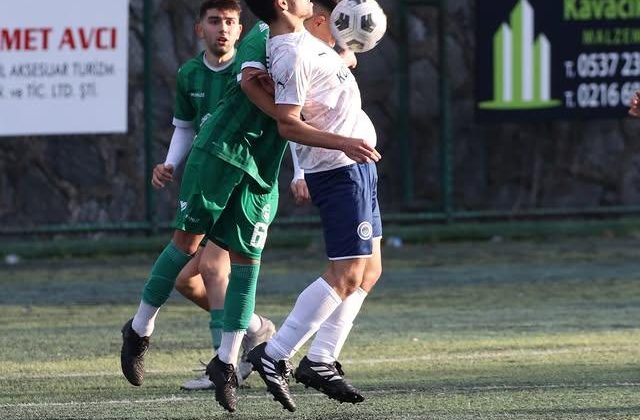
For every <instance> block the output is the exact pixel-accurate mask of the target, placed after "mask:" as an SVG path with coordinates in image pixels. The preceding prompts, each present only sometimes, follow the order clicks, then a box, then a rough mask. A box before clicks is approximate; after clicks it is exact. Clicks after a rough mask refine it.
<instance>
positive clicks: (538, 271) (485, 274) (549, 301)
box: [0, 238, 640, 420]
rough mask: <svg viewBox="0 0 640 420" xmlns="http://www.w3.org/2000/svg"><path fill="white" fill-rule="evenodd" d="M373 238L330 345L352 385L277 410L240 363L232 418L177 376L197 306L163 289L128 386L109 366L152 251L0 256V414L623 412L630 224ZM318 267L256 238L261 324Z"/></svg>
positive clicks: (195, 355)
mask: <svg viewBox="0 0 640 420" xmlns="http://www.w3.org/2000/svg"><path fill="white" fill-rule="evenodd" d="M383 253H384V264H385V272H384V274H383V277H382V279H381V280H380V283H379V285H378V286H377V288H376V290H375V291H374V293H373V294H372V295H371V296H370V297H369V298H368V299H367V301H366V302H365V305H364V308H363V311H362V313H361V314H360V316H359V318H358V320H357V325H356V326H355V327H354V329H353V332H352V334H351V337H350V339H349V341H348V342H347V345H346V346H345V349H344V351H343V354H342V357H341V359H342V362H343V365H344V367H345V369H346V371H347V375H348V377H349V378H350V379H351V380H352V381H353V382H354V383H355V384H356V385H357V386H358V387H360V388H361V389H362V390H363V391H364V394H365V396H366V398H367V399H366V401H365V402H364V403H362V404H359V405H355V406H354V405H339V404H337V403H335V402H333V401H330V400H328V399H326V398H325V397H324V396H323V395H321V394H319V393H317V392H315V391H313V392H312V391H310V390H305V389H304V388H302V387H301V386H299V385H297V384H293V385H292V391H293V392H294V394H295V399H296V401H297V403H298V411H297V412H296V413H293V414H291V413H288V412H286V411H283V410H282V409H281V408H280V406H279V404H278V403H276V402H274V401H272V400H271V399H270V398H269V397H268V395H267V394H266V391H265V388H264V386H263V384H262V383H261V381H260V379H259V378H258V377H257V376H255V377H253V376H252V377H251V378H250V379H249V381H248V385H249V387H247V388H243V389H242V390H241V391H240V396H241V401H240V403H239V411H238V412H237V413H236V414H235V415H233V416H231V415H228V414H226V413H225V412H223V410H222V409H221V408H220V407H219V406H218V405H217V404H216V403H215V402H214V400H213V395H212V393H211V392H184V391H180V389H179V386H180V384H181V383H182V382H184V381H185V380H187V379H190V378H192V377H193V374H194V372H192V371H191V369H192V368H195V367H197V361H198V359H202V360H204V361H208V359H209V357H210V350H209V337H208V330H207V317H206V314H205V313H204V312H203V311H201V310H198V309H197V308H196V307H195V306H194V305H192V304H190V303H188V302H187V301H185V300H184V299H182V298H181V297H178V296H174V297H172V299H171V300H170V302H169V303H168V304H167V305H166V306H165V307H164V308H163V309H162V311H161V313H160V315H159V319H158V322H157V328H156V333H155V334H154V336H153V339H152V348H151V351H150V353H149V355H148V357H147V369H148V373H147V376H146V380H145V384H144V386H142V387H140V388H135V387H132V386H130V385H129V384H128V383H127V382H126V381H125V380H124V379H123V378H122V377H121V374H120V370H119V359H118V357H119V348H120V343H121V340H120V332H119V329H120V327H121V325H122V324H123V323H124V322H125V321H126V320H127V319H128V318H129V317H130V316H131V315H132V314H133V313H134V311H135V309H136V307H137V302H138V299H139V296H140V295H139V293H140V290H141V288H142V285H143V283H144V280H145V277H146V275H147V271H148V269H149V267H150V265H151V263H152V261H153V259H154V256H134V257H127V258H120V257H119V258H108V257H104V258H99V259H98V258H97V259H91V260H89V259H77V260H73V259H68V260H49V261H29V260H27V261H24V262H22V263H21V264H19V265H17V266H12V267H3V268H0V285H1V286H2V293H0V320H1V321H2V322H0V419H3V420H6V419H180V420H182V419H217V418H234V419H286V418H291V419H603V418H608V419H632V418H638V419H640V349H639V346H638V344H639V341H640V340H639V339H640V330H639V329H638V325H639V324H638V323H639V320H640V241H639V240H636V239H612V238H593V239H580V240H566V241H555V242H553V243H546V242H535V243H533V242H498V243H492V242H489V243H469V244H439V245H431V246H422V247H404V248H399V249H385V250H384V251H383ZM323 265H324V264H323V260H322V252H321V250H318V249H309V250H306V251H298V250H295V251H291V252H285V251H277V252H276V251H269V252H267V253H266V255H265V261H264V263H263V266H262V271H261V280H260V285H259V291H258V307H257V311H258V312H259V313H261V314H265V315H267V316H269V317H270V318H272V319H273V320H274V321H275V322H276V324H279V323H280V322H281V321H282V320H283V318H284V316H285V315H286V313H287V312H288V311H289V309H290V308H291V306H292V305H293V303H294V299H295V297H296V295H297V293H298V292H299V291H300V290H302V288H303V287H304V286H305V285H306V284H308V283H310V282H311V281H313V280H315V278H316V277H317V275H318V274H319V273H320V272H321V270H322V268H323ZM302 354H304V349H303V351H302V352H301V354H300V355H298V356H297V358H296V359H295V361H296V362H297V360H298V359H299V357H301V356H302Z"/></svg>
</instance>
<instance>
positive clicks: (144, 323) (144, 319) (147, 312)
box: [131, 301, 160, 337]
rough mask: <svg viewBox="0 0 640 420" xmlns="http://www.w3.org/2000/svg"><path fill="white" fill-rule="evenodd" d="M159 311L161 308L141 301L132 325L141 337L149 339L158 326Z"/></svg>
mask: <svg viewBox="0 0 640 420" xmlns="http://www.w3.org/2000/svg"><path fill="white" fill-rule="evenodd" d="M159 310H160V308H156V307H155V306H151V305H149V304H148V303H144V302H143V301H140V306H138V312H136V314H135V316H134V317H133V322H132V323H131V328H133V331H135V332H136V334H138V335H139V336H140V337H149V336H150V335H151V334H152V333H153V329H154V328H155V326H156V316H158V311H159Z"/></svg>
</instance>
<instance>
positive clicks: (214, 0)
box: [198, 0, 242, 19]
mask: <svg viewBox="0 0 640 420" xmlns="http://www.w3.org/2000/svg"><path fill="white" fill-rule="evenodd" d="M211 9H218V10H233V11H236V12H238V14H240V13H241V12H242V7H241V6H240V2H239V1H238V0H205V1H203V2H202V3H200V14H199V15H198V17H199V18H200V19H202V18H204V17H205V16H206V15H207V11H208V10H211Z"/></svg>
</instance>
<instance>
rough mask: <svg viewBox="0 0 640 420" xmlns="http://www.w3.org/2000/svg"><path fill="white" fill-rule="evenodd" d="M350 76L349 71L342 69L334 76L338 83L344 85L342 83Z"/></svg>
mask: <svg viewBox="0 0 640 420" xmlns="http://www.w3.org/2000/svg"><path fill="white" fill-rule="evenodd" d="M350 74H351V72H350V71H349V69H348V68H346V67H342V68H341V69H340V71H339V72H338V74H336V76H337V77H338V80H339V81H340V83H344V82H346V81H347V79H348V78H349V75H350Z"/></svg>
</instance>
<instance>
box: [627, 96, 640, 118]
mask: <svg viewBox="0 0 640 420" xmlns="http://www.w3.org/2000/svg"><path fill="white" fill-rule="evenodd" d="M629 115H631V116H632V117H636V118H640V90H639V91H637V92H636V94H635V95H633V99H631V107H630V108H629Z"/></svg>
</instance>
